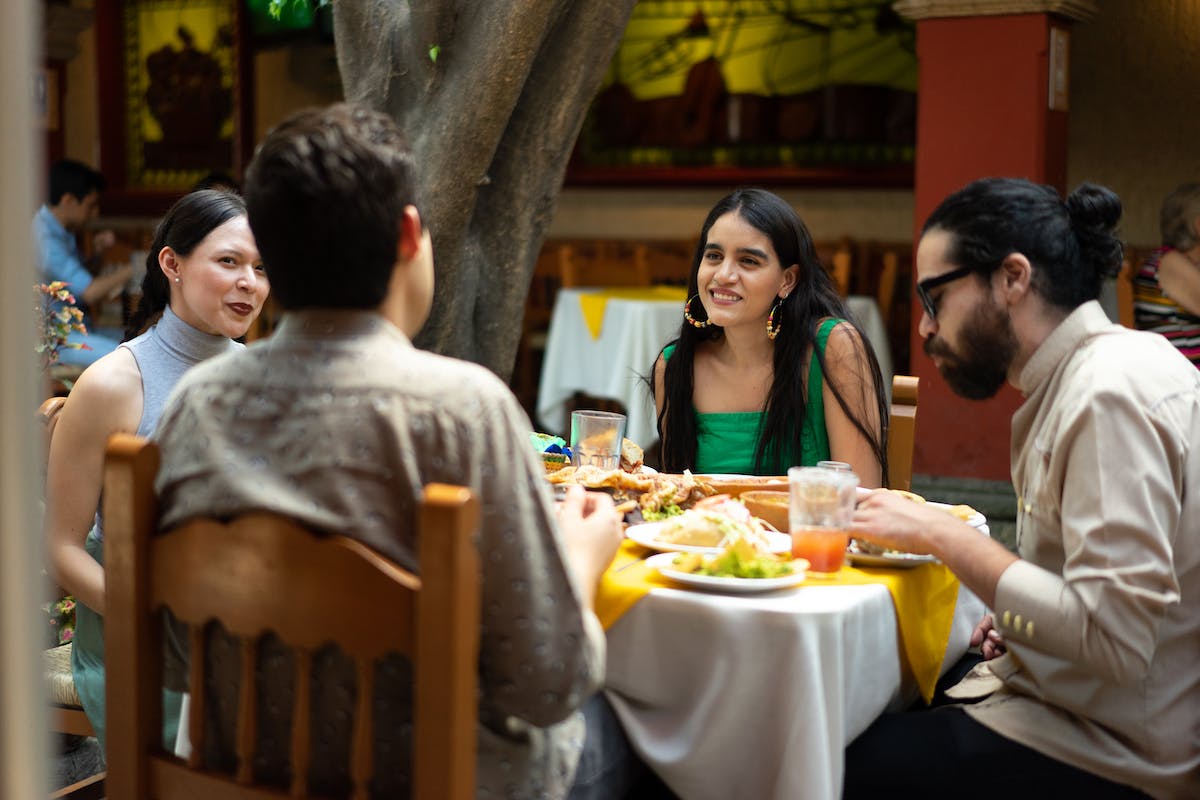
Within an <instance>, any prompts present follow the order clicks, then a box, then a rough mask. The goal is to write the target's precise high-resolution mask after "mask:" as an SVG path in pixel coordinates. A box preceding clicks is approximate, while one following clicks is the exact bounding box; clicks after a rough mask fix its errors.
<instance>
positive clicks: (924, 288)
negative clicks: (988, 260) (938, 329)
mask: <svg viewBox="0 0 1200 800" xmlns="http://www.w3.org/2000/svg"><path fill="white" fill-rule="evenodd" d="M974 271H975V270H974V269H973V268H971V267H959V268H958V269H952V270H950V271H949V272H945V273H943V274H941V275H936V276H934V277H932V278H926V279H925V280H923V281H920V282H918V283H917V297H919V298H921V307H922V308H924V309H925V315H926V316H927V317H929V318H930V319H932V320H936V319H937V304H936V303H934V302H933V298H932V297H930V296H929V290H930V289H936V288H937V287H939V286H941V285H942V284H946V283H950V281H956V280H958V279H959V278H964V277H966V276H967V275H970V274H971V273H972V272H974Z"/></svg>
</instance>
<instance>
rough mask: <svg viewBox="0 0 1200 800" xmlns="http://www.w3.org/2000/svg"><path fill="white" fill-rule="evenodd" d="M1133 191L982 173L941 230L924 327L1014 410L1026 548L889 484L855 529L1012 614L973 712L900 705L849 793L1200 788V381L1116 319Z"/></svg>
mask: <svg viewBox="0 0 1200 800" xmlns="http://www.w3.org/2000/svg"><path fill="white" fill-rule="evenodd" d="M1120 216H1121V202H1120V200H1119V199H1118V198H1117V196H1116V195H1115V194H1113V193H1112V192H1110V191H1109V190H1107V189H1105V188H1103V187H1100V186H1094V185H1090V184H1084V185H1082V186H1080V187H1079V188H1078V189H1076V190H1075V191H1074V192H1072V193H1071V194H1070V195H1069V196H1068V197H1067V199H1066V201H1065V202H1064V201H1062V200H1061V199H1059V196H1058V193H1057V192H1056V191H1055V190H1054V189H1053V188H1051V187H1048V186H1037V185H1035V184H1032V183H1030V182H1029V181H1025V180H1013V179H998V178H992V179H986V180H981V181H976V182H975V183H972V184H970V185H968V186H967V187H966V188H964V189H962V190H960V191H958V192H956V193H955V194H953V195H951V196H950V197H948V198H946V199H945V200H944V201H943V202H942V203H941V205H939V206H938V208H937V209H936V210H935V211H934V212H933V214H932V215H931V216H930V217H929V219H928V220H927V221H926V222H925V226H924V230H923V233H922V235H921V240H920V243H919V246H918V249H917V279H918V282H917V294H918V295H919V297H920V299H921V302H922V304H923V306H924V312H925V313H924V315H923V316H922V318H921V321H920V323H919V325H920V327H919V328H918V330H919V332H920V333H921V335H922V336H923V337H924V339H925V352H926V353H927V354H928V355H929V356H930V357H931V358H932V359H933V362H934V364H935V365H936V366H937V368H938V370H939V371H940V372H941V374H942V376H943V377H944V378H945V379H946V382H947V383H948V384H949V385H950V388H951V389H953V390H954V391H955V392H956V393H957V394H959V395H962V396H964V397H967V398H971V399H984V398H988V397H991V396H993V395H994V394H995V393H996V392H997V391H999V389H1000V387H1001V386H1002V385H1003V383H1004V382H1005V380H1007V381H1008V382H1009V383H1011V384H1012V385H1013V386H1014V387H1016V388H1017V389H1018V390H1020V392H1021V393H1022V394H1023V395H1024V398H1025V399H1024V403H1023V404H1022V405H1021V406H1020V407H1019V408H1018V409H1017V411H1016V413H1015V414H1014V415H1013V418H1012V478H1013V486H1014V488H1015V489H1016V492H1017V540H1016V552H1015V553H1014V552H1010V551H1009V550H1008V549H1006V548H1005V547H1004V546H1003V545H1002V544H1000V543H999V542H996V541H994V540H992V539H990V538H988V537H986V536H980V535H979V533H978V531H976V530H975V529H973V528H971V527H970V526H968V525H967V524H966V523H964V522H961V521H960V520H958V519H955V518H954V517H952V516H950V515H948V514H943V513H941V512H939V511H937V510H936V509H930V508H928V507H926V506H922V505H920V504H917V503H910V502H907V501H906V500H904V499H903V498H899V497H896V496H895V495H893V494H890V493H887V492H872V493H871V494H870V495H869V496H867V497H866V498H864V499H862V500H860V502H859V505H858V508H857V510H856V511H855V513H854V518H853V520H852V523H851V529H852V531H853V533H854V535H855V536H859V537H863V538H866V539H868V540H871V541H874V542H876V543H878V544H881V545H884V546H887V547H894V548H897V549H900V550H904V551H907V552H912V553H930V554H933V555H935V556H937V557H938V558H939V559H940V560H941V561H942V562H944V563H945V564H946V565H947V566H948V567H950V569H951V570H953V571H954V573H955V574H956V575H957V576H958V577H959V579H960V580H961V581H962V582H963V583H964V584H965V585H966V586H967V587H968V588H970V589H971V590H972V591H974V592H975V593H976V594H977V595H978V596H979V597H980V598H981V599H982V600H983V601H984V603H985V604H986V605H987V606H988V607H989V608H991V609H994V612H993V613H992V614H990V615H988V616H987V617H985V618H984V620H983V621H982V623H981V624H980V626H979V627H978V628H977V629H976V631H975V634H974V636H973V637H972V644H974V645H981V646H982V657H983V660H982V661H980V662H979V663H978V664H976V665H975V666H974V668H973V669H972V670H971V672H970V673H969V674H968V675H967V676H966V677H965V678H964V679H963V680H962V681H961V682H960V683H959V684H957V685H956V686H953V687H951V688H950V689H949V690H947V692H946V693H947V694H948V695H949V697H950V698H951V699H953V700H957V701H960V702H961V703H962V704H961V705H940V706H938V707H936V708H934V709H932V710H923V711H913V712H907V713H899V714H885V715H884V716H882V717H881V718H880V719H879V720H877V721H876V722H875V723H874V724H873V725H872V726H871V727H870V728H868V729H867V731H866V732H865V733H863V734H862V735H861V736H860V737H859V738H858V739H856V740H855V741H854V742H852V743H851V744H850V746H849V748H848V749H847V751H846V773H845V794H844V796H845V797H846V798H851V799H852V798H874V797H881V796H884V795H885V794H897V793H899V794H904V795H906V796H907V795H911V796H914V797H950V796H954V797H958V796H961V795H963V794H964V793H966V794H970V795H971V796H973V797H997V798H1013V797H1028V798H1034V797H1037V798H1041V797H1047V798H1050V797H1087V798H1132V797H1145V796H1146V795H1150V796H1152V797H1155V798H1160V800H1169V799H1174V798H1178V799H1179V800H1183V799H1184V798H1196V797H1200V536H1198V535H1197V532H1198V531H1200V527H1198V525H1197V520H1198V519H1200V492H1198V491H1197V488H1198V487H1200V372H1197V370H1196V369H1195V368H1193V367H1192V365H1191V364H1190V363H1188V361H1187V359H1185V358H1183V357H1182V356H1181V355H1180V354H1179V352H1178V351H1177V350H1176V349H1175V348H1173V347H1171V346H1170V345H1169V344H1168V343H1167V342H1166V341H1165V340H1164V339H1163V338H1162V337H1161V336H1155V335H1152V334H1148V333H1143V332H1140V331H1132V330H1129V329H1127V328H1124V327H1122V326H1120V325H1114V324H1112V323H1111V322H1109V320H1108V317H1107V316H1106V315H1105V313H1104V310H1103V309H1102V308H1101V306H1100V304H1099V302H1097V300H1096V298H1097V297H1098V296H1099V293H1100V286H1101V283H1102V281H1103V280H1104V278H1106V277H1111V276H1112V275H1114V274H1116V271H1117V268H1118V265H1119V264H1120V261H1121V243H1120V241H1118V239H1117V238H1116V236H1115V235H1114V234H1113V231H1114V228H1115V227H1116V224H1117V221H1118V220H1119V219H1120Z"/></svg>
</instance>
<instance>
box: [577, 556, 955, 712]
mask: <svg viewBox="0 0 1200 800" xmlns="http://www.w3.org/2000/svg"><path fill="white" fill-rule="evenodd" d="M649 554H650V551H649V550H647V549H646V548H645V547H642V546H641V545H639V544H637V543H636V542H633V541H630V540H628V539H627V540H625V541H624V542H623V543H622V544H621V549H620V550H619V551H618V552H617V556H616V558H615V559H613V563H612V564H611V565H610V566H609V568H608V570H607V571H606V572H605V573H604V576H603V577H602V578H601V580H600V589H599V591H597V593H596V616H597V617H599V618H600V622H601V624H602V625H603V626H604V627H605V628H606V629H607V628H609V627H611V626H612V625H613V623H615V622H616V621H617V620H618V619H620V618H621V616H622V615H624V614H625V612H627V611H628V610H629V609H631V608H633V606H634V605H635V604H636V603H637V601H638V600H640V599H641V598H642V597H644V596H645V595H646V593H648V592H649V591H650V590H651V589H653V588H654V587H656V586H670V587H675V588H678V584H675V583H673V582H671V581H670V580H668V579H666V578H663V577H662V576H660V575H659V574H658V573H657V572H655V571H653V570H651V569H649V568H647V567H646V564H645V558H646V556H647V555H649ZM865 583H882V584H883V585H884V586H886V587H887V588H888V592H889V593H890V594H891V595H892V603H893V605H895V607H896V623H897V628H898V629H899V632H900V650H901V652H902V653H903V654H904V662H903V666H904V667H905V668H906V669H907V671H908V673H909V674H911V675H912V677H913V679H914V680H915V681H916V684H917V687H918V688H919V689H920V692H921V697H922V698H924V700H925V702H926V703H928V702H929V701H930V700H932V699H933V691H934V688H935V687H936V686H937V680H938V673H939V672H940V671H941V666H942V660H943V658H944V657H945V654H946V644H947V642H948V641H949V639H950V627H951V623H952V622H953V620H954V605H955V603H956V602H957V599H958V578H956V577H955V576H954V573H953V572H951V571H950V570H949V568H947V567H946V566H945V565H944V564H922V565H921V566H919V567H914V568H912V569H877V568H865V569H859V568H857V567H851V566H845V567H842V569H841V570H840V571H839V572H838V573H837V575H836V576H834V577H832V578H809V579H808V580H806V581H805V582H804V583H803V584H801V585H802V586H838V585H843V586H854V585H861V584H865Z"/></svg>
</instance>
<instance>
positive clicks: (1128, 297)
mask: <svg viewBox="0 0 1200 800" xmlns="http://www.w3.org/2000/svg"><path fill="white" fill-rule="evenodd" d="M1138 266H1139V262H1138V259H1137V256H1136V255H1135V254H1133V253H1131V252H1126V254H1125V257H1124V258H1123V259H1121V271H1120V272H1118V273H1117V321H1118V322H1120V323H1121V324H1122V325H1124V326H1125V327H1126V328H1136V327H1137V324H1136V318H1135V315H1134V311H1133V278H1134V276H1135V275H1137V271H1138Z"/></svg>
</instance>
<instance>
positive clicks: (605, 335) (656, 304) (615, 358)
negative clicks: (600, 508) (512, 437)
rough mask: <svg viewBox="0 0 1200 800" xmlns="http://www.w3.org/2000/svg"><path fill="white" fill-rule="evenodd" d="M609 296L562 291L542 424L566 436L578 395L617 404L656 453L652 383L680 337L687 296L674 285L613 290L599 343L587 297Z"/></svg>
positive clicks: (549, 344) (631, 434)
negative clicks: (583, 302)
mask: <svg viewBox="0 0 1200 800" xmlns="http://www.w3.org/2000/svg"><path fill="white" fill-rule="evenodd" d="M605 291H606V290H604V289H596V288H589V289H561V290H560V291H559V293H558V297H557V299H556V300H555V301H554V313H553V315H552V316H551V318H550V330H549V332H548V333H547V335H546V355H545V358H544V360H543V362H542V377H541V380H540V382H539V384H538V404H537V414H538V419H539V420H540V421H541V422H542V423H543V424H545V425H546V427H548V428H549V429H550V430H551V431H553V432H554V433H566V432H567V431H568V430H569V428H570V419H569V418H568V416H567V405H566V404H567V401H568V400H569V399H570V398H571V396H572V395H573V394H575V392H585V393H587V394H590V395H595V396H596V397H604V398H608V399H611V400H617V401H620V403H621V404H622V405H623V406H625V409H626V419H627V422H626V427H625V435H626V436H627V437H628V438H630V439H632V440H633V441H635V442H637V443H638V444H639V445H641V446H642V447H649V446H650V444H651V443H652V442H653V441H654V440H655V439H656V438H658V425H657V423H656V421H655V415H654V404H653V402H652V401H651V399H650V387H649V384H647V383H646V380H647V379H649V377H650V370H651V367H653V366H654V360H655V359H656V358H658V354H659V351H661V350H662V348H663V345H665V344H666V343H667V342H669V341H671V340H672V339H674V338H675V337H676V336H678V334H679V326H680V325H681V324H682V323H683V301H684V300H685V299H687V298H686V297H685V294H686V292H685V291H684V290H683V289H675V288H669V287H648V288H646V289H642V290H629V289H621V290H619V291H618V290H612V291H613V292H614V295H613V296H612V297H610V298H609V299H608V301H607V303H606V304H605V307H604V319H603V323H602V325H601V328H600V335H599V337H597V338H592V334H591V332H590V331H589V330H588V326H587V322H586V321H585V320H584V317H583V310H582V307H581V306H580V297H581V295H584V294H597V293H603V292H605ZM638 294H640V296H637V295H638ZM631 295H633V296H631Z"/></svg>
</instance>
